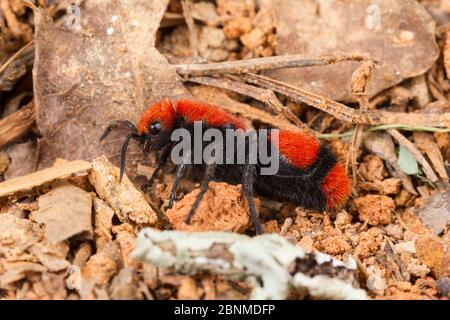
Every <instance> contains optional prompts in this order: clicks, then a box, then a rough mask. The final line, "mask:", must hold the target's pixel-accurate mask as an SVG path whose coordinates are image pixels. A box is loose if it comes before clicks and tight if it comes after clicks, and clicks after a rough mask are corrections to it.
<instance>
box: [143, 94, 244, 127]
mask: <svg viewBox="0 0 450 320" xmlns="http://www.w3.org/2000/svg"><path fill="white" fill-rule="evenodd" d="M177 116H181V117H183V118H184V119H185V121H187V122H194V121H203V122H205V123H206V124H207V125H209V126H211V127H220V126H224V125H227V124H232V125H234V127H235V128H236V129H242V130H245V126H244V123H243V122H242V121H241V120H240V119H239V118H237V117H234V116H232V115H231V114H229V113H227V112H226V111H224V110H222V109H220V108H219V107H216V106H212V105H209V104H206V103H202V102H198V101H193V100H188V99H183V100H176V101H170V100H165V101H160V102H157V103H155V104H153V105H152V106H151V107H149V108H148V109H147V110H146V111H145V112H144V113H143V114H142V117H141V120H140V121H139V126H138V130H139V133H141V134H142V133H147V130H148V126H149V125H150V124H151V123H152V122H154V121H159V122H160V123H161V125H162V126H163V129H166V130H167V129H171V128H172V127H173V123H174V121H175V119H176V117H177Z"/></svg>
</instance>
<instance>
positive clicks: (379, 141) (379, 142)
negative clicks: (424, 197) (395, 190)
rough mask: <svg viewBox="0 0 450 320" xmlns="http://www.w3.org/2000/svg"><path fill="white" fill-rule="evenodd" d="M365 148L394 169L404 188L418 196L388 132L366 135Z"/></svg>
mask: <svg viewBox="0 0 450 320" xmlns="http://www.w3.org/2000/svg"><path fill="white" fill-rule="evenodd" d="M363 142H364V146H365V147H366V149H367V150H369V151H370V152H372V153H373V154H375V155H377V156H378V157H380V158H381V159H383V160H384V161H386V162H387V163H389V164H390V165H391V167H393V168H394V169H395V171H396V173H397V175H398V176H399V178H400V179H402V183H403V187H405V189H406V190H407V191H408V192H409V193H411V194H417V192H416V190H415V189H414V186H413V184H412V182H411V179H410V178H409V177H408V175H406V174H405V173H404V172H403V171H402V170H401V169H400V167H399V165H398V163H397V162H398V158H397V153H396V152H395V145H394V142H393V141H392V137H391V136H390V135H389V134H387V133H386V132H371V133H367V134H365V135H364V140H363Z"/></svg>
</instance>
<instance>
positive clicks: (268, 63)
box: [175, 54, 367, 76]
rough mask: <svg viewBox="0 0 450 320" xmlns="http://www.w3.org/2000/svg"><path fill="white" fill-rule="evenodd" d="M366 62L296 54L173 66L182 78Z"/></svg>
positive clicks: (356, 58)
mask: <svg viewBox="0 0 450 320" xmlns="http://www.w3.org/2000/svg"><path fill="white" fill-rule="evenodd" d="M366 60H367V58H365V57H363V56H359V55H344V54H324V55H320V56H311V55H303V54H296V55H282V56H274V57H266V58H255V59H246V60H237V61H224V62H217V63H208V64H179V65H175V69H176V71H177V72H178V74H180V75H182V76H211V75H218V74H243V73H247V72H256V71H261V70H273V69H282V68H297V67H310V66H321V65H327V64H332V63H338V62H342V61H366Z"/></svg>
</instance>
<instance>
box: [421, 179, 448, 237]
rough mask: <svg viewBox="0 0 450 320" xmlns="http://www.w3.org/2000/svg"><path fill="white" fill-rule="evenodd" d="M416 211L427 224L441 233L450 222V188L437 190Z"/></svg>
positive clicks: (435, 231)
mask: <svg viewBox="0 0 450 320" xmlns="http://www.w3.org/2000/svg"><path fill="white" fill-rule="evenodd" d="M416 212H417V214H418V216H419V217H420V219H421V220H422V222H423V224H424V225H425V226H427V227H428V228H430V229H431V230H432V231H433V232H434V233H435V234H440V233H441V232H442V231H444V229H445V227H446V226H447V224H448V223H449V222H450V188H449V187H448V186H447V187H443V188H442V189H439V190H437V191H436V192H435V193H434V194H433V195H432V196H431V197H429V198H428V199H427V200H426V201H425V203H424V204H423V205H422V206H421V207H420V208H418V209H416Z"/></svg>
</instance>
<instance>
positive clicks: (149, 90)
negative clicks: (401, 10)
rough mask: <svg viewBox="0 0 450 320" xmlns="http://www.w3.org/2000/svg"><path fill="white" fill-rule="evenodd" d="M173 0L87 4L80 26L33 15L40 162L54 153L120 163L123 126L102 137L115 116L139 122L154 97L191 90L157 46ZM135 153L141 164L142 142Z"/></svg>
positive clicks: (44, 14)
mask: <svg viewBox="0 0 450 320" xmlns="http://www.w3.org/2000/svg"><path fill="white" fill-rule="evenodd" d="M167 3H168V0H163V1H160V0H121V1H118V0H106V1H96V0H87V1H84V2H83V4H82V6H81V16H82V18H81V25H80V30H79V31H76V28H74V29H72V30H68V29H67V28H66V26H61V27H57V26H55V24H54V23H53V22H52V20H51V18H50V16H49V15H48V14H47V12H46V11H45V10H43V9H40V10H39V11H38V12H35V24H36V37H35V43H36V60H35V66H34V72H33V75H34V79H33V80H34V81H33V82H34V94H35V104H36V109H37V125H38V128H39V130H40V131H41V133H42V135H43V139H42V145H41V162H40V167H47V166H49V165H51V164H52V163H53V161H54V159H55V158H56V157H60V158H64V159H68V160H72V159H86V160H91V159H93V158H95V157H97V156H99V155H102V154H105V155H107V156H108V157H112V158H113V159H114V160H115V161H118V154H119V150H120V147H121V144H122V140H123V137H124V132H123V131H120V132H119V131H117V132H115V133H113V134H111V137H109V138H108V139H107V140H106V141H105V142H104V143H100V142H99V138H100V136H101V134H102V133H103V131H104V130H105V128H106V126H107V125H108V124H109V123H110V122H111V121H114V120H118V119H128V120H130V121H132V122H136V121H137V120H138V118H139V117H140V114H141V113H142V112H143V111H144V110H145V109H146V108H147V107H148V106H149V105H150V104H151V103H152V102H154V101H155V100H159V99H161V98H167V97H176V96H180V95H184V94H187V91H186V89H185V88H184V87H183V85H182V83H181V81H180V80H179V78H178V76H177V74H176V72H175V69H174V68H172V67H171V66H170V65H169V64H168V62H167V60H166V58H165V57H164V56H163V55H161V54H160V53H159V52H158V51H157V50H156V49H155V47H154V44H155V36H156V31H157V30H158V27H159V23H160V21H161V18H162V16H163V13H164V11H165V9H166V6H167ZM132 147H133V148H132V149H130V150H129V151H130V152H129V156H130V157H129V158H128V160H129V163H130V164H131V163H133V166H129V167H133V168H135V166H136V162H137V160H138V159H141V160H142V157H138V155H137V154H141V152H138V149H137V147H136V146H135V145H134V144H133V146H132Z"/></svg>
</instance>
